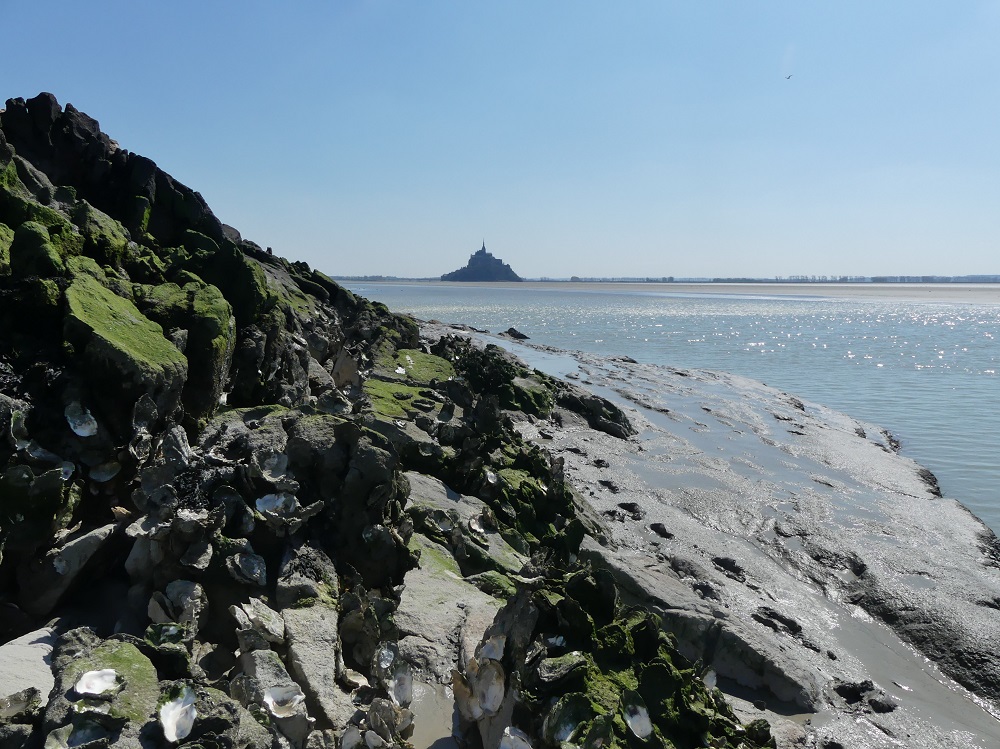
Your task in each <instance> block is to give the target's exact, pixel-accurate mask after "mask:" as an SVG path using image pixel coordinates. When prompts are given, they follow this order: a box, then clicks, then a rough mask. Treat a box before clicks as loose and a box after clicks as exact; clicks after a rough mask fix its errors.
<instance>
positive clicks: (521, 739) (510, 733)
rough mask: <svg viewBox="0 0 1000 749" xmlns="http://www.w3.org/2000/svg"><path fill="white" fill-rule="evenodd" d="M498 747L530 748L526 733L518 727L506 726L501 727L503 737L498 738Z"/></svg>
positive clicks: (503, 748)
mask: <svg viewBox="0 0 1000 749" xmlns="http://www.w3.org/2000/svg"><path fill="white" fill-rule="evenodd" d="M500 749H531V741H529V740H528V735H527V734H526V733H525V732H524V731H522V730H521V729H519V728H514V726H507V727H506V728H505V729H503V738H501V739H500Z"/></svg>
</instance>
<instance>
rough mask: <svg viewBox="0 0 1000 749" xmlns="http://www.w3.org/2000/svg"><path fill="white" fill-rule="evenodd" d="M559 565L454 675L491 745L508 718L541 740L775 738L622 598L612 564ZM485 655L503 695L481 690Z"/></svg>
mask: <svg viewBox="0 0 1000 749" xmlns="http://www.w3.org/2000/svg"><path fill="white" fill-rule="evenodd" d="M555 572H556V571H555V570H554V569H552V570H550V575H551V576H550V577H548V578H547V579H546V580H545V581H544V582H543V583H541V585H540V586H539V587H536V588H535V589H534V590H528V589H522V590H521V591H520V592H519V593H518V594H517V595H516V596H515V597H513V598H512V599H510V600H509V601H508V603H507V605H506V606H505V607H504V609H503V610H502V611H500V613H499V614H498V615H497V617H496V619H495V621H494V623H493V625H492V626H491V627H490V628H489V629H488V630H487V631H486V633H485V635H484V638H483V641H482V643H481V644H480V646H479V648H478V649H477V652H476V655H475V657H473V658H471V659H469V661H468V662H467V663H466V665H465V669H464V671H463V672H461V673H459V672H456V674H455V677H454V679H455V681H454V689H455V693H456V700H457V701H458V702H459V705H458V707H459V710H460V711H461V713H462V715H463V716H464V717H465V719H466V724H465V728H466V730H475V731H477V732H478V733H479V736H480V738H481V740H482V742H483V745H484V746H485V747H497V746H500V745H502V744H501V741H502V736H503V730H504V728H505V727H506V726H509V725H511V724H513V725H514V726H516V727H517V728H518V729H519V730H520V731H521V732H523V734H524V735H525V736H527V737H529V738H530V739H531V741H532V746H535V747H540V746H552V747H558V746H565V745H566V742H569V743H570V744H574V745H577V746H584V747H593V749H598V748H599V747H602V746H665V747H699V746H718V747H733V748H734V749H735V748H736V747H746V748H748V749H749V748H750V747H774V745H775V744H774V740H773V739H772V738H771V735H770V732H769V731H768V729H767V724H766V722H764V721H761V722H759V723H757V722H755V723H754V724H751V725H749V726H744V725H742V724H741V723H740V722H739V720H738V719H737V718H736V715H735V714H734V713H733V711H732V709H731V708H730V707H729V705H728V704H727V703H726V701H725V698H724V696H723V695H722V693H721V692H719V691H718V690H717V689H714V688H712V687H708V686H706V684H705V682H704V681H703V680H702V678H701V674H700V673H699V672H698V668H697V666H692V665H691V664H689V663H687V662H686V661H685V660H684V658H683V657H682V656H681V655H680V654H679V653H678V652H677V650H676V647H675V644H674V640H673V639H672V638H671V636H670V635H668V634H666V633H665V632H664V631H663V629H662V627H661V624H660V621H659V620H658V619H657V618H656V617H655V616H654V615H653V614H650V613H648V612H645V611H642V610H640V609H635V608H624V607H621V606H620V605H619V604H618V603H617V597H618V596H617V588H616V585H615V583H614V581H613V580H612V579H611V577H610V575H609V574H608V573H606V572H601V571H598V572H591V571H590V570H588V569H576V570H575V571H571V572H568V573H566V574H553V573H555ZM488 664H493V665H490V666H489V669H490V671H489V672H490V673H492V672H497V673H499V674H501V675H502V676H501V677H500V678H501V681H499V682H497V683H496V685H495V686H494V687H493V689H495V690H499V693H500V694H502V698H501V699H495V698H490V700H486V699H484V695H486V694H487V692H486V691H484V689H483V688H482V687H481V686H480V684H481V682H482V681H483V678H484V676H483V675H484V673H487V671H486V667H487V665H488Z"/></svg>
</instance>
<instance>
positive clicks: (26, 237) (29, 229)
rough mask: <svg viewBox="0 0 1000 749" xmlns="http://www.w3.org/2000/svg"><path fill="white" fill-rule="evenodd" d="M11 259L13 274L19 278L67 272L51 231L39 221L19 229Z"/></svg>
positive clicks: (26, 222) (16, 233) (12, 245)
mask: <svg viewBox="0 0 1000 749" xmlns="http://www.w3.org/2000/svg"><path fill="white" fill-rule="evenodd" d="M9 258H10V260H9V262H10V269H11V272H12V273H13V274H14V275H15V276H17V277H19V278H27V277H29V276H56V275H60V274H62V272H63V271H64V270H65V265H64V264H63V259H62V257H61V255H60V254H59V250H57V249H56V247H55V245H54V244H53V243H52V241H51V237H50V236H49V230H48V229H47V228H46V227H45V226H43V225H42V224H40V223H38V222H37V221H25V222H24V223H23V224H21V225H20V226H19V227H17V230H16V231H15V232H14V238H13V241H12V242H11V245H10V251H9Z"/></svg>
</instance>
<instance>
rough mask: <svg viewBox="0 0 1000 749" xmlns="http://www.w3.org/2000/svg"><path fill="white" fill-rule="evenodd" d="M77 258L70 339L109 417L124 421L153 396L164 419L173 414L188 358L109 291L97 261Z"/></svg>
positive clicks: (123, 425)
mask: <svg viewBox="0 0 1000 749" xmlns="http://www.w3.org/2000/svg"><path fill="white" fill-rule="evenodd" d="M86 260H89V259H83V258H74V260H73V261H72V262H71V264H70V272H71V273H73V281H72V283H71V284H70V285H69V287H68V288H67V289H66V306H67V310H66V321H65V335H66V340H67V342H68V343H70V344H71V345H72V346H73V347H74V348H75V350H76V351H78V352H83V357H84V362H85V365H86V367H87V374H88V377H89V379H90V381H91V384H92V386H93V387H94V388H95V389H96V390H97V392H98V393H99V394H100V395H101V396H103V397H102V399H103V400H104V401H105V403H106V405H107V406H108V411H109V412H111V413H119V414H120V415H121V416H122V418H121V420H120V422H119V424H118V426H119V428H126V427H130V424H127V423H126V422H125V418H127V417H126V414H127V413H128V412H129V411H130V410H131V405H132V403H134V402H135V400H136V399H138V397H139V396H140V395H142V394H143V393H146V394H149V395H150V396H151V397H152V398H153V400H154V402H155V403H156V404H157V407H158V409H159V411H160V413H161V415H165V414H166V413H169V412H172V411H173V409H174V408H176V406H177V405H178V402H179V400H180V392H181V389H182V387H183V385H184V382H185V380H186V378H187V362H186V361H185V359H184V355H183V354H181V352H180V351H179V350H178V349H177V347H176V346H174V345H173V344H172V343H171V342H170V341H168V340H167V339H166V338H165V337H164V335H163V328H161V327H160V326H159V325H157V324H156V323H155V322H153V321H152V320H150V319H149V318H147V317H146V316H145V315H143V314H142V313H141V312H140V311H139V310H138V309H137V308H136V306H135V305H134V304H133V303H132V302H130V301H129V300H127V299H123V298H122V297H120V296H117V295H116V294H114V293H112V292H111V291H109V290H108V289H107V288H105V287H104V286H103V285H102V284H101V283H100V281H99V280H98V278H97V277H95V275H94V273H93V271H94V266H93V261H92V260H91V261H90V262H89V264H88V263H87V262H85V261H86Z"/></svg>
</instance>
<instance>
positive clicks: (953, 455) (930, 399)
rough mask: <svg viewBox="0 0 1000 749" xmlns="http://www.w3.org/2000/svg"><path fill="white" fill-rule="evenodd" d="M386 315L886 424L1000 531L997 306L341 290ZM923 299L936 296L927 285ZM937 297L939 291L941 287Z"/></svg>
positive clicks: (656, 291) (949, 490) (418, 287)
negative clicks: (623, 360) (654, 368)
mask: <svg viewBox="0 0 1000 749" xmlns="http://www.w3.org/2000/svg"><path fill="white" fill-rule="evenodd" d="M347 285H348V287H349V288H350V289H351V290H352V291H356V292H358V293H360V294H362V295H364V296H366V297H368V298H370V299H373V300H377V301H381V302H384V303H385V304H387V305H388V306H389V307H390V308H391V309H393V310H397V311H401V312H408V313H410V314H413V315H415V316H417V317H419V318H422V319H437V320H441V321H442V322H448V323H464V324H467V325H472V326H474V327H477V328H483V329H487V330H490V331H493V332H500V331H503V330H506V329H507V328H508V327H511V326H513V327H516V328H517V329H518V330H520V331H522V332H523V333H526V334H527V335H529V336H530V337H531V341H532V342H533V343H541V344H546V345H551V346H557V347H559V348H564V349H572V350H581V351H588V352H592V353H597V354H602V355H625V356H630V357H632V358H634V359H636V360H637V361H640V362H647V363H656V364H665V365H669V366H673V367H680V368H704V369H717V370H724V371H729V372H734V373H737V374H742V375H745V376H748V377H752V378H754V379H757V380H761V381H763V382H766V383H767V384H769V385H771V386H774V387H777V388H780V389H782V390H785V391H787V392H790V393H793V394H795V395H797V396H800V397H802V398H805V399H808V400H812V401H816V402H819V403H822V404H824V405H827V406H830V407H832V408H835V409H838V410H840V411H844V412H846V413H849V414H851V415H852V416H854V417H856V418H859V419H862V420H864V421H869V422H873V423H876V424H879V425H881V426H884V427H885V428H887V429H889V430H890V431H891V432H892V433H893V434H894V435H895V436H896V437H897V438H898V439H899V440H900V441H901V442H902V444H903V452H904V454H906V455H908V456H910V457H912V458H913V459H915V460H917V461H918V462H920V463H921V464H923V465H925V466H927V467H928V468H930V469H931V471H933V472H934V473H935V475H936V476H937V477H938V480H939V481H940V484H941V488H942V491H943V492H944V494H945V495H946V496H949V497H953V498H955V499H958V500H959V501H961V502H962V503H963V504H965V505H966V506H967V507H969V508H970V509H971V510H972V511H973V512H975V513H976V514H977V515H978V516H979V517H980V518H982V519H983V520H984V521H985V522H986V523H987V524H988V525H990V526H991V527H992V528H993V529H994V531H997V530H1000V493H998V491H997V489H996V487H998V486H1000V461H998V460H997V456H998V455H1000V429H998V428H997V419H998V417H997V414H998V413H1000V387H998V386H1000V383H998V381H997V372H998V371H1000V305H998V304H984V303H956V302H952V301H931V300H928V301H923V300H921V301H910V300H905V299H898V298H895V299H893V298H854V299H832V298H822V297H812V296H808V297H807V296H801V297H789V296H785V297H776V296H767V295H753V294H708V293H706V294H698V293H670V292H666V291H663V287H653V286H646V285H640V284H636V285H635V286H634V287H630V288H629V289H625V290H622V289H621V288H616V289H611V290H608V291H604V290H602V289H600V288H596V289H595V288H594V287H592V286H591V287H584V288H575V287H573V286H570V285H565V286H564V287H562V288H551V287H548V288H538V287H536V286H532V285H526V286H524V287H515V288H510V287H491V286H469V285H462V286H454V285H445V284H440V285H439V284H372V283H351V284H347ZM927 295H928V297H930V298H931V299H933V298H934V296H935V294H934V293H933V287H929V288H928V294H927ZM941 296H943V293H942V295H941Z"/></svg>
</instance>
